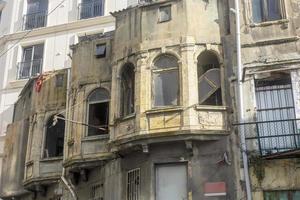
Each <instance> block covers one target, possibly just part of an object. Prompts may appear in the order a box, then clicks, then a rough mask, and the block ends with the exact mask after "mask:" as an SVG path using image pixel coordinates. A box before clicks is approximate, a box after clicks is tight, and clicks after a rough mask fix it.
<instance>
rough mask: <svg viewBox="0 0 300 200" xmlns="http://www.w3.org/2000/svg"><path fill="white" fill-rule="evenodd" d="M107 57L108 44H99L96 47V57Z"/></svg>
mask: <svg viewBox="0 0 300 200" xmlns="http://www.w3.org/2000/svg"><path fill="white" fill-rule="evenodd" d="M105 56H106V44H97V45H96V57H97V58H105Z"/></svg>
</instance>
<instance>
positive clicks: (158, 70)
mask: <svg viewBox="0 0 300 200" xmlns="http://www.w3.org/2000/svg"><path fill="white" fill-rule="evenodd" d="M164 56H169V57H172V58H174V59H176V60H177V67H169V68H164V69H156V66H155V63H156V61H157V60H158V59H159V58H160V57H164ZM173 71H177V77H178V83H177V84H178V91H177V105H162V106H156V105H155V80H154V75H155V74H162V73H167V72H173ZM151 85H152V86H151V107H152V109H157V108H158V109H159V108H168V107H178V106H180V105H181V101H182V100H181V73H180V59H179V58H178V57H177V56H176V55H174V54H172V53H163V54H159V55H157V56H156V57H155V59H154V60H153V62H152V66H151Z"/></svg>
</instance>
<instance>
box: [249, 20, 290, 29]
mask: <svg viewBox="0 0 300 200" xmlns="http://www.w3.org/2000/svg"><path fill="white" fill-rule="evenodd" d="M288 23H289V20H288V19H280V20H276V21H266V22H260V23H251V24H250V27H252V28H255V27H265V26H272V25H277V24H278V25H281V24H288Z"/></svg>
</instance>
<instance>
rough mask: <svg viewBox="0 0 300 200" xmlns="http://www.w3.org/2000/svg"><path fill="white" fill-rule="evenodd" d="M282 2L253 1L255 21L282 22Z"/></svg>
mask: <svg viewBox="0 0 300 200" xmlns="http://www.w3.org/2000/svg"><path fill="white" fill-rule="evenodd" d="M283 6H284V5H283V2H282V0H252V13H253V21H254V22H255V23H260V22H265V21H274V20H280V19H282V18H283V13H282V8H283Z"/></svg>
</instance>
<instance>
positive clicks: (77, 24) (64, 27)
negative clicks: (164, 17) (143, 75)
mask: <svg viewBox="0 0 300 200" xmlns="http://www.w3.org/2000/svg"><path fill="white" fill-rule="evenodd" d="M114 22H115V19H114V18H113V17H112V16H111V15H108V16H101V17H95V18H89V19H83V20H78V21H74V22H70V23H65V24H59V25H55V26H47V27H42V28H37V29H33V30H28V31H20V32H16V33H12V34H7V35H4V36H3V37H2V38H0V44H1V43H6V42H8V41H13V40H19V39H21V38H23V37H24V36H26V37H27V38H31V37H36V36H41V35H48V34H52V33H59V32H65V31H70V30H76V29H81V28H85V27H89V26H97V25H101V24H108V23H114ZM28 32H29V33H28Z"/></svg>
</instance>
